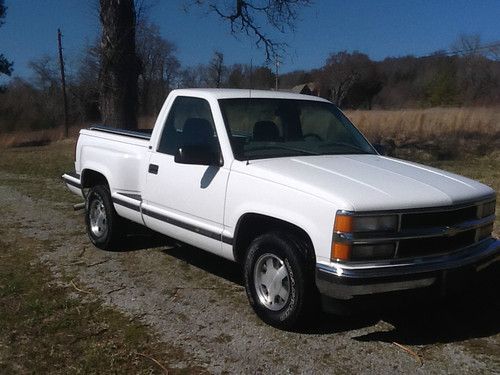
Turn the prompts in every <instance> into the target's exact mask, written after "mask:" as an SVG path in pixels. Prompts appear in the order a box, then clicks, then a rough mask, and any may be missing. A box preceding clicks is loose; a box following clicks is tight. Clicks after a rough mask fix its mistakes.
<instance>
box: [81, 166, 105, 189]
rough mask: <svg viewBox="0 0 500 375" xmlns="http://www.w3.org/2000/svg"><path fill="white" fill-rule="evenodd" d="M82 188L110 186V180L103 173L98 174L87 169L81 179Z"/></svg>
mask: <svg viewBox="0 0 500 375" xmlns="http://www.w3.org/2000/svg"><path fill="white" fill-rule="evenodd" d="M81 183H82V188H91V187H93V186H96V185H107V186H109V183H108V180H107V179H106V177H104V175H103V174H102V173H99V172H96V171H94V170H92V169H85V170H84V171H83V173H82V178H81Z"/></svg>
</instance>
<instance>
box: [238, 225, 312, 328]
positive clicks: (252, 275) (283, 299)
mask: <svg viewBox="0 0 500 375" xmlns="http://www.w3.org/2000/svg"><path fill="white" fill-rule="evenodd" d="M269 270H271V271H270V272H269ZM244 276H245V288H246V292H247V296H248V300H249V302H250V305H251V306H252V308H253V309H254V311H255V313H256V314H257V315H258V316H259V317H260V318H261V319H262V320H263V321H264V322H266V323H268V324H270V325H272V326H274V327H277V328H282V329H292V328H296V327H297V326H298V325H299V324H301V323H303V322H304V321H305V318H306V317H307V316H308V315H309V314H310V313H311V312H313V311H314V310H315V306H316V303H315V296H316V294H315V287H314V281H313V276H314V272H313V270H312V267H311V262H310V261H309V260H308V258H307V255H306V249H305V246H304V244H303V243H302V242H301V241H299V240H297V239H296V238H295V237H294V236H292V235H290V234H287V233H280V232H271V233H267V234H264V235H261V236H259V237H257V238H256V239H255V240H254V241H253V242H252V243H251V244H250V247H249V249H248V253H247V256H246V258H245V264H244Z"/></svg>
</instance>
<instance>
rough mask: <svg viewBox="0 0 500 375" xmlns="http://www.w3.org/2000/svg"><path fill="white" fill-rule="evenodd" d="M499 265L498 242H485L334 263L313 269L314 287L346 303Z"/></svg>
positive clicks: (318, 265) (487, 240) (423, 285)
mask: <svg viewBox="0 0 500 375" xmlns="http://www.w3.org/2000/svg"><path fill="white" fill-rule="evenodd" d="M496 262H500V240H497V239H494V238H491V237H490V238H487V239H485V240H483V241H481V242H479V243H476V244H474V245H472V246H468V247H466V248H463V249H460V250H458V251H455V252H453V253H449V254H445V255H436V256H429V257H425V258H417V259H400V260H398V259H394V260H391V261H387V262H377V263H375V262H374V263H363V264H357V263H348V262H338V263H334V264H331V265H329V266H328V265H325V264H320V263H318V264H317V265H316V285H317V287H318V289H319V291H320V293H321V294H323V295H324V296H327V297H331V298H336V299H342V300H348V299H351V298H353V297H355V296H361V295H368V294H376V293H385V292H392V291H399V290H409V289H416V288H422V287H427V286H431V285H433V284H434V283H436V281H437V280H438V279H440V278H443V276H444V275H445V274H446V272H447V271H452V270H460V269H472V270H474V271H476V272H479V271H482V270H483V269H485V268H487V267H488V266H490V265H492V264H494V263H496Z"/></svg>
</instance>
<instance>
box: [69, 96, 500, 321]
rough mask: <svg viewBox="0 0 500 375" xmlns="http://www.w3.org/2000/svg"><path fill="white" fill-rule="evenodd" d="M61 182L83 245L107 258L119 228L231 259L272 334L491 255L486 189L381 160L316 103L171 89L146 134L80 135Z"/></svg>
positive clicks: (439, 278)
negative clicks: (79, 210)
mask: <svg viewBox="0 0 500 375" xmlns="http://www.w3.org/2000/svg"><path fill="white" fill-rule="evenodd" d="M63 180H64V181H65V183H66V185H67V187H68V188H69V189H70V190H71V191H72V192H74V193H76V194H78V195H80V196H81V197H83V198H84V199H85V222H86V227H87V232H88V236H89V238H90V240H91V241H92V243H93V244H94V245H95V246H97V247H98V248H102V249H112V248H113V249H119V248H120V244H121V243H122V240H123V239H124V237H125V236H127V233H126V230H125V228H126V227H127V226H126V225H124V223H125V221H126V220H128V221H132V222H135V223H138V224H141V225H144V226H146V227H148V228H150V229H152V230H153V231H157V232H160V233H162V234H164V235H166V236H169V237H171V238H174V239H176V240H178V241H181V242H184V243H187V244H190V245H193V246H195V247H197V248H200V249H202V250H205V251H209V252H211V253H214V254H217V255H219V256H221V257H224V258H226V259H230V260H232V261H235V262H239V263H241V264H242V269H243V272H244V280H245V288H246V292H247V296H248V299H249V302H250V305H251V306H252V307H253V309H254V310H255V312H256V314H257V315H258V316H259V317H260V318H261V319H263V320H264V321H266V322H268V323H269V324H272V325H275V326H279V327H284V328H289V327H292V326H294V325H295V324H297V323H298V322H300V321H301V320H303V319H304V316H305V315H306V314H307V313H308V312H310V310H311V309H312V307H313V306H315V305H316V301H318V300H320V301H322V302H323V306H324V307H328V306H330V305H331V303H330V302H332V301H333V302H335V301H338V300H344V301H345V300H356V299H357V298H358V297H361V298H362V296H367V295H373V294H379V293H390V292H395V291H398V292H401V291H406V290H413V289H417V288H426V287H437V286H441V284H442V283H443V282H445V281H446V277H444V276H445V275H447V274H449V273H450V272H454V273H458V274H459V275H460V274H461V272H462V271H463V272H464V274H467V275H469V274H472V275H474V276H473V277H477V273H479V272H481V271H482V270H483V269H485V268H487V267H488V266H490V265H492V264H494V263H496V262H498V261H500V241H499V240H497V239H495V238H494V237H492V230H493V223H494V220H495V197H496V196H495V192H494V191H493V190H492V189H491V188H489V187H488V186H485V185H483V184H481V183H479V182H476V181H473V180H470V179H468V178H465V177H462V176H458V175H456V174H452V173H448V172H444V171H441V170H438V169H435V168H430V167H426V166H423V165H420V164H416V163H411V162H408V161H404V160H398V159H394V158H390V157H386V156H383V155H380V154H379V153H378V152H377V150H376V148H375V147H374V146H372V145H371V144H370V143H369V142H368V141H367V140H366V139H365V138H364V136H363V135H362V134H361V133H360V132H359V131H358V130H357V129H356V127H355V126H354V125H353V124H352V123H351V122H350V121H349V120H348V119H347V118H346V117H345V116H344V115H343V114H342V112H341V111H340V110H339V109H338V108H337V107H335V106H334V105H333V104H332V103H330V102H328V101H327V100H324V99H321V98H317V97H313V96H304V95H297V94H292V93H284V92H271V91H258V90H251V91H250V90H229V89H186V90H175V91H173V92H172V93H170V95H169V96H168V97H167V99H166V101H165V103H164V105H163V107H162V109H161V111H160V113H159V116H158V118H157V120H156V123H155V126H154V129H153V130H152V131H149V132H148V131H125V130H120V129H114V128H107V127H102V126H95V127H91V128H90V129H85V130H81V132H80V136H79V138H78V142H77V146H76V155H75V171H74V172H71V173H67V174H65V175H63ZM465 271H467V272H465ZM471 271H472V272H471ZM403 293H404V292H403ZM375 298H376V297H375Z"/></svg>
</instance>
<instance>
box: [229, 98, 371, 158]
mask: <svg viewBox="0 0 500 375" xmlns="http://www.w3.org/2000/svg"><path fill="white" fill-rule="evenodd" d="M219 104H220V107H221V110H222V114H223V116H224V121H225V123H226V128H227V130H228V133H229V137H230V141H231V147H232V149H233V153H234V156H235V158H236V159H237V160H252V159H266V158H275V157H285V156H304V155H341V154H375V150H374V149H373V147H372V146H371V145H370V144H369V143H368V141H367V140H366V139H365V138H364V137H363V135H361V133H360V132H359V131H358V130H357V129H356V128H355V127H354V125H353V124H352V123H351V122H350V121H349V120H348V119H347V118H346V117H345V116H344V115H343V114H342V112H340V111H339V110H338V108H337V107H335V106H334V105H333V104H331V103H326V102H319V101H313V100H292V99H267V98H238V99H221V100H219Z"/></svg>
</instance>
